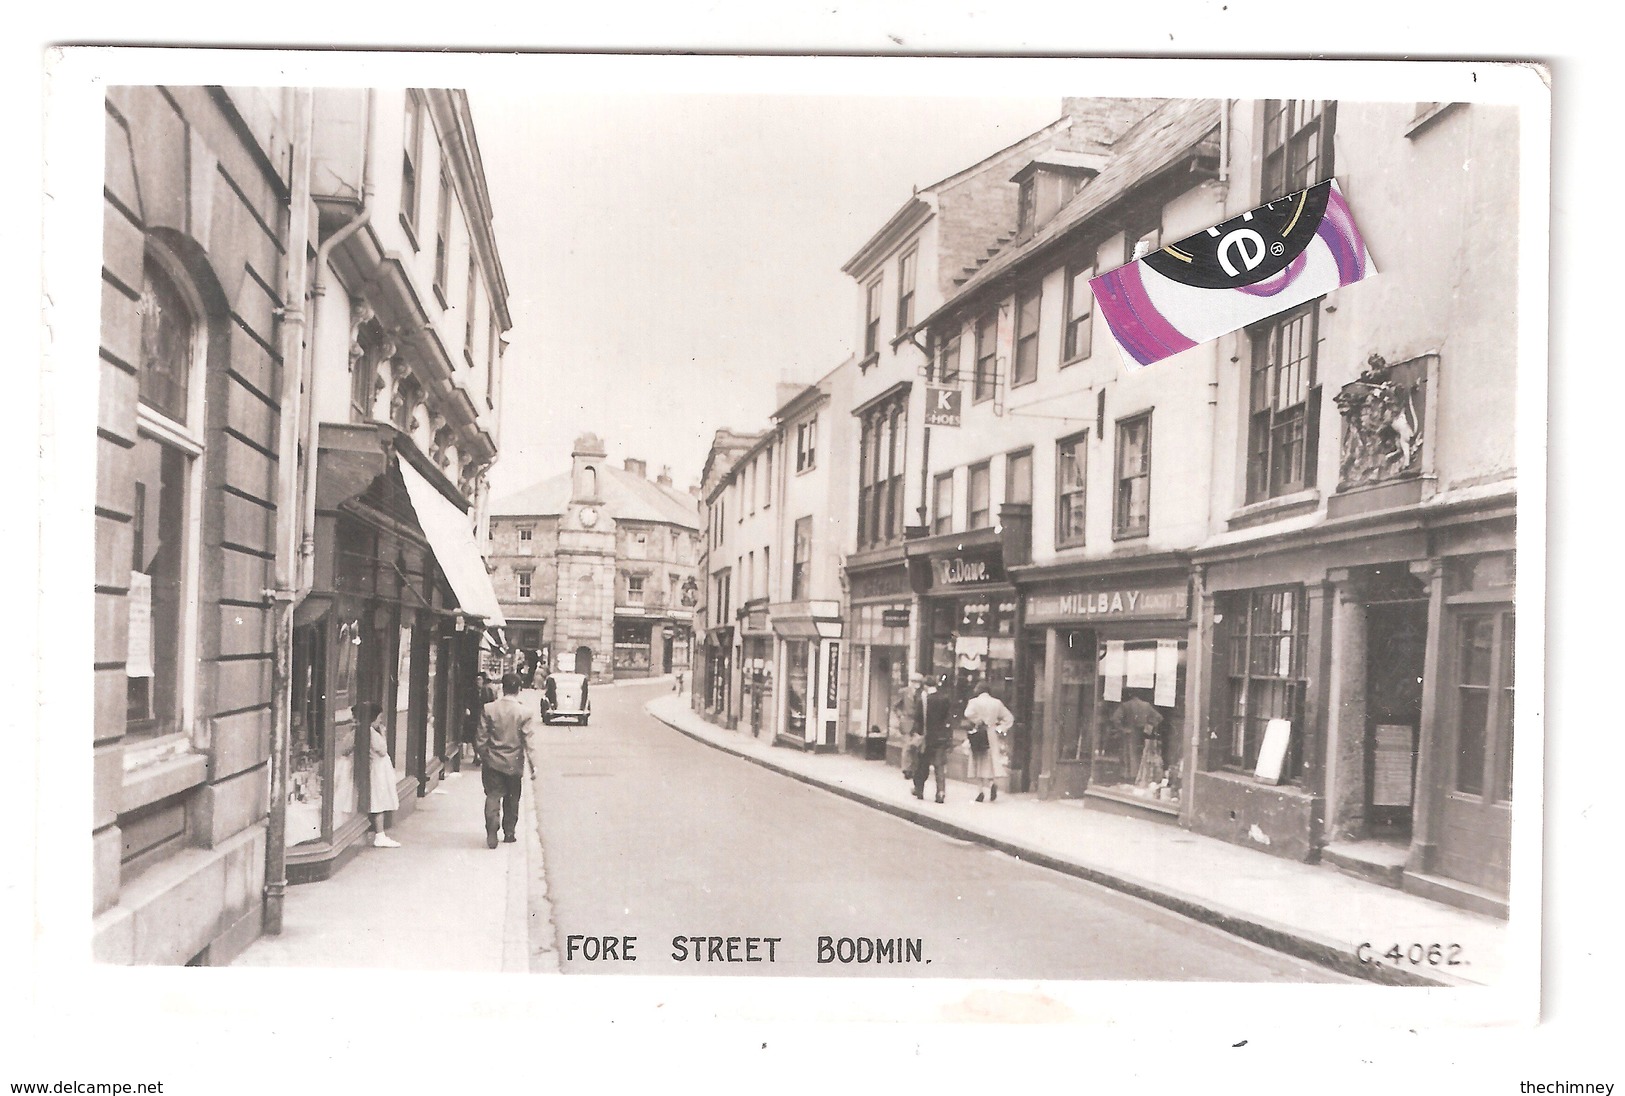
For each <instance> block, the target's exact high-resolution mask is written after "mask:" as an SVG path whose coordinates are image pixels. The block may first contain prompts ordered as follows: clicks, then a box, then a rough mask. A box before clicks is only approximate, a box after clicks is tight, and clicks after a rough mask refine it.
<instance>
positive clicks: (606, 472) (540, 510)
mask: <svg viewBox="0 0 1625 1096" xmlns="http://www.w3.org/2000/svg"><path fill="white" fill-rule="evenodd" d="M598 477H599V478H598V490H599V493H600V494H601V495H603V498H604V504H603V507H602V510H603V512H604V513H606V514H608V515H609V516H610V517H612V518H614V519H615V520H616V521H653V522H665V523H666V524H668V525H680V526H682V527H683V528H685V529H696V530H697V529H699V527H700V517H699V513H700V504H699V500H698V499H696V498H695V497H694V496H693V495H691V494H689V493H688V492H687V491H680V490H678V489H677V488H675V487H664V486H662V485H660V484H658V483H655V482H653V481H652V480H648V479H645V478H644V477H642V476H640V475H638V474H637V473H635V472H628V471H627V470H626V469H624V468H617V467H615V466H614V465H613V464H602V465H600V466H599V469H598ZM570 492H571V484H570V473H568V472H564V473H562V474H560V475H557V476H552V477H549V478H548V479H544V480H542V481H541V482H539V483H533V484H531V485H530V486H529V487H526V488H525V489H524V490H522V491H516V492H514V493H513V494H511V495H509V496H507V497H506V498H501V499H498V500H496V501H495V502H493V503H492V504H491V514H492V516H493V517H555V516H557V515H560V514H563V513H564V511H565V509H566V508H567V507H568V505H569V502H570Z"/></svg>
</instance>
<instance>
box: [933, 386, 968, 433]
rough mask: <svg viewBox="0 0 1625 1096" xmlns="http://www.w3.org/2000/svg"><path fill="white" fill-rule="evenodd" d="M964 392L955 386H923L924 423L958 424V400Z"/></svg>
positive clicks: (935, 424)
mask: <svg viewBox="0 0 1625 1096" xmlns="http://www.w3.org/2000/svg"><path fill="white" fill-rule="evenodd" d="M963 396H964V393H963V392H961V391H960V390H959V389H957V388H941V387H938V386H937V385H934V384H932V385H926V387H925V425H927V426H958V425H959V412H960V400H961V398H962V397H963Z"/></svg>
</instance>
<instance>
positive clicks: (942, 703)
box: [914, 674, 954, 803]
mask: <svg viewBox="0 0 1625 1096" xmlns="http://www.w3.org/2000/svg"><path fill="white" fill-rule="evenodd" d="M946 684H948V675H947V674H943V675H942V676H940V677H938V678H937V681H936V684H935V685H927V686H926V687H925V688H923V689H921V690H920V699H919V702H918V703H917V704H916V705H915V709H916V710H915V716H914V726H915V729H916V730H919V731H921V732H923V736H922V741H921V743H920V756H919V758H918V760H916V761H915V762H914V798H915V799H924V798H925V775H926V772H927V770H930V769H935V770H936V774H937V802H938V803H941V802H943V801H945V800H946V798H947V794H948V751H949V750H951V749H953V745H954V728H953V722H952V720H953V712H952V709H951V708H950V707H949V703H950V702H949V700H948V694H947V693H945V692H943V691H942V687H943V686H944V685H946Z"/></svg>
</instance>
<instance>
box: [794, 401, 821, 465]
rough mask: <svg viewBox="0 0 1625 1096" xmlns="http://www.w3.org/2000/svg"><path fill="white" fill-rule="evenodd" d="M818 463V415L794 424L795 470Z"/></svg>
mask: <svg viewBox="0 0 1625 1096" xmlns="http://www.w3.org/2000/svg"><path fill="white" fill-rule="evenodd" d="M817 463H818V416H817V415H814V416H813V417H812V418H810V419H808V420H807V421H806V422H804V423H800V424H799V425H797V426H796V471H797V472H805V471H807V470H808V469H810V468H813V467H814V466H816V465H817Z"/></svg>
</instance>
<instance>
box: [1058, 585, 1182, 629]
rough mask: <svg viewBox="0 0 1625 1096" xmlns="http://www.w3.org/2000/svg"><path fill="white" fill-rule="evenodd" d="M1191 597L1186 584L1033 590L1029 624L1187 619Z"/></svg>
mask: <svg viewBox="0 0 1625 1096" xmlns="http://www.w3.org/2000/svg"><path fill="white" fill-rule="evenodd" d="M1189 605H1190V597H1189V594H1188V592H1187V590H1186V588H1185V587H1184V586H1141V587H1136V586H1127V587H1116V588H1111V589H1101V590H1069V591H1067V592H1066V593H1062V594H1029V595H1028V596H1027V623H1028V624H1070V623H1076V622H1078V621H1090V620H1149V619H1155V620H1170V619H1172V620H1184V619H1185V615H1186V611H1187V609H1188V608H1189Z"/></svg>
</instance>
